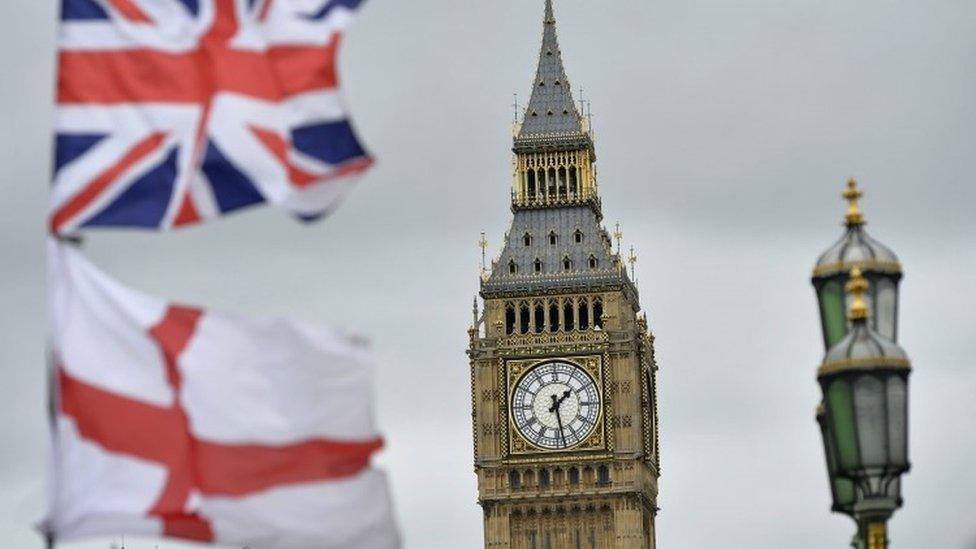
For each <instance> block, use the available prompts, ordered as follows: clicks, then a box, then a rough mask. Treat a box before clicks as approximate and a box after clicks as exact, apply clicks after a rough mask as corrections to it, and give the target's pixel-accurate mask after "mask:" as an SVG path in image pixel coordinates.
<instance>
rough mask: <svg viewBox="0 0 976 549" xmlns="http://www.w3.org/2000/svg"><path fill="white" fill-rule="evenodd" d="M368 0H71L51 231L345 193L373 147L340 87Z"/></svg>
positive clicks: (291, 206) (319, 201)
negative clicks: (352, 32) (356, 18)
mask: <svg viewBox="0 0 976 549" xmlns="http://www.w3.org/2000/svg"><path fill="white" fill-rule="evenodd" d="M361 2H362V0H61V24H60V27H59V36H58V41H59V54H58V80H57V91H56V96H57V109H56V114H55V132H56V140H55V141H56V142H55V166H54V186H53V189H52V193H51V208H50V217H49V226H50V230H51V232H53V233H56V234H71V233H75V232H77V231H79V230H80V229H83V228H88V227H129V228H144V229H167V228H170V227H175V226H181V225H188V224H192V223H197V222H200V221H202V220H205V219H209V218H213V217H217V216H220V215H223V214H226V213H228V212H232V211H235V210H238V209H241V208H245V207H247V206H251V205H255V204H259V203H263V202H270V203H272V204H276V205H279V206H281V207H283V208H285V209H287V210H288V211H290V212H292V213H293V214H295V215H296V216H298V217H300V218H303V219H314V218H317V217H320V216H322V215H323V214H325V213H327V212H328V211H329V210H331V209H332V208H333V207H335V206H336V204H337V202H338V201H339V199H340V198H341V197H342V196H343V194H344V192H345V191H346V190H347V189H348V188H349V186H350V185H351V183H352V182H353V181H354V180H355V179H356V175H358V174H360V173H362V172H363V171H364V170H366V169H367V168H368V167H369V166H370V164H371V162H372V161H371V159H370V156H369V155H368V154H367V153H366V152H365V150H364V148H363V147H362V145H361V144H360V142H359V140H358V139H357V137H356V134H355V132H354V131H353V128H352V125H351V123H350V120H349V115H348V111H347V109H346V107H345V105H344V103H343V100H342V97H341V95H340V92H339V82H338V75H337V68H336V57H337V51H338V48H339V42H340V39H341V36H342V32H343V31H344V30H345V29H346V28H347V27H348V26H349V24H350V22H351V20H352V17H353V15H354V13H355V10H356V9H357V8H358V7H359V4H360V3H361Z"/></svg>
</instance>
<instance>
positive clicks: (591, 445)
mask: <svg viewBox="0 0 976 549" xmlns="http://www.w3.org/2000/svg"><path fill="white" fill-rule="evenodd" d="M513 152H514V162H513V172H514V174H513V187H512V212H513V214H514V216H513V219H512V224H511V227H510V229H509V231H508V233H507V234H506V236H505V243H504V248H503V249H502V251H501V253H500V255H499V257H498V258H497V259H496V260H494V261H493V262H492V263H491V265H490V267H489V268H486V269H485V271H484V273H483V275H482V280H481V292H480V294H481V297H482V299H483V302H484V306H483V311H479V308H478V303H477V300H476V302H475V308H474V324H473V325H472V327H471V329H470V331H469V335H470V348H469V350H468V355H469V357H470V366H471V391H472V399H473V411H472V419H473V429H474V458H475V471H476V473H477V475H478V495H479V498H478V501H479V503H480V505H481V507H482V510H483V513H484V534H485V547H486V548H490V549H563V548H566V549H596V548H601V549H611V548H623V549H644V548H653V547H654V545H655V535H654V521H655V515H656V512H657V505H656V504H657V494H658V476H659V474H660V466H659V465H660V464H659V453H658V428H657V404H656V403H657V382H656V378H657V375H656V372H657V366H656V364H655V360H654V337H653V335H652V334H651V333H650V331H649V330H648V325H647V317H646V316H645V315H644V314H642V313H641V312H640V303H639V299H638V292H637V287H636V286H635V284H634V281H633V279H632V278H633V273H632V272H631V273H630V275H629V276H628V272H627V268H626V266H625V264H624V260H623V259H622V257H621V255H620V241H619V238H620V235H619V231H618V232H617V233H616V234H614V237H615V238H616V239H617V242H616V246H615V245H614V242H613V240H612V239H611V235H610V234H608V232H607V230H606V229H605V228H604V227H603V225H602V221H603V212H602V205H601V202H600V197H599V194H598V192H597V178H596V169H595V166H594V163H595V161H596V152H595V148H594V144H593V139H592V136H591V133H590V130H589V125H588V121H587V120H586V118H585V117H584V116H582V113H581V112H580V109H578V108H577V104H576V102H575V101H574V99H573V95H572V87H571V86H570V82H569V79H568V78H567V77H566V71H565V68H564V67H563V61H562V55H561V52H560V50H559V43H558V41H557V37H556V21H555V17H554V15H553V8H552V0H546V2H545V20H544V22H543V35H542V49H541V51H540V53H539V65H538V70H537V72H536V75H535V79H534V80H533V82H532V96H531V99H530V100H529V103H528V105H527V107H526V108H525V111H524V113H523V115H522V120H521V122H520V125H519V126H518V127H517V129H516V132H515V140H514V147H513ZM483 245H484V242H483Z"/></svg>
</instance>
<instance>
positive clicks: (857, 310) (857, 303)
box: [845, 267, 871, 321]
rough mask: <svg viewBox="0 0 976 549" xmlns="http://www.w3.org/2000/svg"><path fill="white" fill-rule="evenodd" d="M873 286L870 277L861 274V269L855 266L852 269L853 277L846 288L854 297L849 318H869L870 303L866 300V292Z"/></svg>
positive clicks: (848, 314)
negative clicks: (869, 280)
mask: <svg viewBox="0 0 976 549" xmlns="http://www.w3.org/2000/svg"><path fill="white" fill-rule="evenodd" d="M870 287H871V285H870V283H869V282H868V279H866V278H864V275H863V274H861V269H860V268H858V267H854V268H853V269H851V278H850V279H849V280H848V282H847V286H846V287H845V290H847V293H849V294H851V296H852V297H853V298H854V299H853V300H852V301H851V309H850V311H848V313H847V318H848V319H850V320H852V321H853V320H867V318H868V305H867V303H865V301H864V294H866V293H867V291H868V289H869V288H870Z"/></svg>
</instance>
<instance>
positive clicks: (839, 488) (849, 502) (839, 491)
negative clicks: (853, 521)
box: [817, 404, 857, 517]
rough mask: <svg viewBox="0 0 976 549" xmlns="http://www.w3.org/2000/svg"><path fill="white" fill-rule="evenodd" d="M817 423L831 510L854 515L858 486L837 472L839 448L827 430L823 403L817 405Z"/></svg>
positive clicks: (825, 411)
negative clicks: (828, 486) (821, 441)
mask: <svg viewBox="0 0 976 549" xmlns="http://www.w3.org/2000/svg"><path fill="white" fill-rule="evenodd" d="M817 425H819V426H820V435H821V437H822V440H823V444H824V455H825V456H826V457H827V476H828V479H829V482H830V497H831V506H830V510H831V511H833V512H835V513H843V514H845V515H850V516H851V517H853V516H854V514H853V513H854V511H853V510H854V504H855V503H856V502H857V488H856V487H855V486H854V481H852V480H851V479H848V478H843V477H841V476H839V475H838V474H837V449H836V448H834V447H833V443H832V440H831V435H830V432H829V431H828V430H827V410H826V409H825V408H824V405H823V404H821V405H820V406H818V407H817Z"/></svg>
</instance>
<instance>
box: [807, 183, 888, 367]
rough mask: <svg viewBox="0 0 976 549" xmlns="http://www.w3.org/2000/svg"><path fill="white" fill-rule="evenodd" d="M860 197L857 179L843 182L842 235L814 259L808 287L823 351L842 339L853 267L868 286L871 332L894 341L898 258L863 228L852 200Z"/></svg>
mask: <svg viewBox="0 0 976 549" xmlns="http://www.w3.org/2000/svg"><path fill="white" fill-rule="evenodd" d="M862 196H864V193H862V192H861V190H860V189H859V188H858V186H857V181H856V180H854V179H850V180H848V181H847V189H846V190H845V191H844V194H843V197H844V199H846V200H847V202H848V208H847V215H846V216H845V223H844V224H845V226H846V227H847V230H846V231H845V232H844V235H843V236H842V237H841V239H840V240H838V241H837V242H836V243H835V244H834V245H833V246H831V247H830V249H828V250H827V251H826V252H824V253H823V255H821V256H820V258H819V259H818V260H817V265H816V267H815V268H814V270H813V280H812V281H813V286H814V288H815V289H816V292H817V302H818V304H819V306H820V322H821V328H822V330H823V338H824V349H825V350H827V349H830V348H831V347H833V346H834V345H836V344H837V342H839V341H840V340H841V339H843V338H844V336H845V335H847V331H848V329H849V327H850V323H849V322H848V319H847V315H846V311H847V308H848V306H849V305H850V303H848V302H847V301H846V297H845V292H844V283H845V282H846V280H847V274H848V273H849V272H850V270H851V269H853V268H854V267H857V268H859V269H860V270H861V273H862V275H863V276H864V277H866V278H867V279H868V281H869V282H870V287H871V289H870V290H869V291H868V293H867V294H866V295H865V299H866V301H867V305H868V307H870V309H871V310H872V311H874V313H875V314H874V315H872V318H871V320H870V321H869V322H870V324H871V328H873V329H874V330H875V331H877V332H878V333H880V334H881V335H882V336H884V337H885V338H887V339H890V340H891V341H898V285H899V283H900V282H901V278H902V270H901V264H900V263H899V261H898V257H897V256H895V254H894V252H892V251H891V250H890V249H888V247H886V246H885V245H883V244H881V243H880V242H878V241H877V240H875V239H874V238H872V237H871V236H870V235H868V234H867V231H865V230H864V225H865V224H866V222H865V220H864V216H863V215H862V214H861V210H860V207H859V206H858V201H859V200H860V199H861V197H862Z"/></svg>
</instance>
